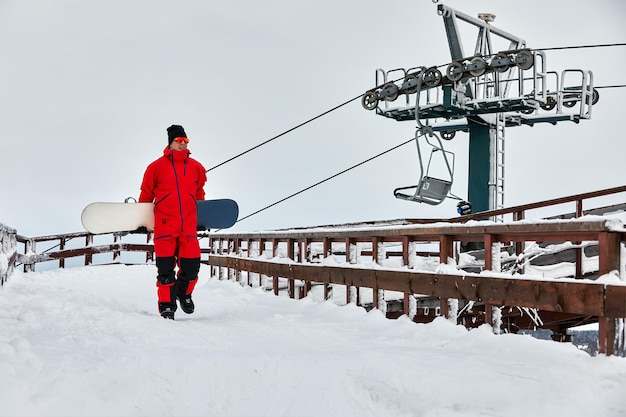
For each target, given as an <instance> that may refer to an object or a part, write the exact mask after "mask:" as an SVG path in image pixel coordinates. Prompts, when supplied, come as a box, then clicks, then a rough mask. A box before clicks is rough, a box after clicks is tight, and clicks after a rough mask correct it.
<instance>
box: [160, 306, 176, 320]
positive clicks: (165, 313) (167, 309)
mask: <svg viewBox="0 0 626 417" xmlns="http://www.w3.org/2000/svg"><path fill="white" fill-rule="evenodd" d="M175 311H176V307H174V308H172V306H171V305H169V303H167V304H166V303H159V312H160V313H161V317H163V318H164V319H169V320H174V312H175Z"/></svg>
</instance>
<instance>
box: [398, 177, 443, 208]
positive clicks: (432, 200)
mask: <svg viewBox="0 0 626 417" xmlns="http://www.w3.org/2000/svg"><path fill="white" fill-rule="evenodd" d="M451 187H452V182H451V181H447V180H442V179H440V178H435V177H429V176H425V177H423V178H422V180H421V181H420V183H419V184H417V185H412V186H409V187H400V188H396V189H395V190H394V192H393V195H394V196H395V197H396V198H400V199H402V200H409V201H416V202H418V203H426V204H430V205H437V204H441V203H442V202H443V200H445V199H446V197H447V195H448V193H449V192H450V188H451ZM408 189H415V192H414V193H413V194H406V193H403V192H402V191H404V190H408Z"/></svg>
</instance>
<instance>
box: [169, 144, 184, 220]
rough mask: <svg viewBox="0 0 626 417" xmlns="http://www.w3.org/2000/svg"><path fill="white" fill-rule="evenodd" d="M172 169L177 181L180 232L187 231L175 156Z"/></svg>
mask: <svg viewBox="0 0 626 417" xmlns="http://www.w3.org/2000/svg"><path fill="white" fill-rule="evenodd" d="M172 169H173V170H174V179H175V181H176V193H177V194H178V210H179V213H180V231H181V232H182V231H183V230H185V218H184V217H183V202H182V200H181V198H180V186H179V185H178V172H176V165H175V164H174V155H172Z"/></svg>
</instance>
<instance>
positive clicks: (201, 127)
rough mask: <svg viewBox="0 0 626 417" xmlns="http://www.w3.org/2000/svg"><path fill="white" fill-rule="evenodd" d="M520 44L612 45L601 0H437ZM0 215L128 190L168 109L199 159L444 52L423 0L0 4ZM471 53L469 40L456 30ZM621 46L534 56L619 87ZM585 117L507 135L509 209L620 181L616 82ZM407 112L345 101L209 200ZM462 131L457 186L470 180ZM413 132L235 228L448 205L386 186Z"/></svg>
mask: <svg viewBox="0 0 626 417" xmlns="http://www.w3.org/2000/svg"><path fill="white" fill-rule="evenodd" d="M443 3H444V4H446V5H449V6H451V7H454V8H456V9H458V10H460V11H462V12H464V13H466V14H469V15H472V16H476V15H477V14H478V13H480V12H491V13H493V14H495V15H496V21H495V23H494V25H495V26H497V27H499V28H501V29H503V30H506V31H507V32H510V33H512V34H514V35H517V36H519V37H522V38H524V39H525V40H526V42H527V45H528V46H529V47H531V48H552V47H560V46H578V45H591V44H607V43H623V42H626V29H625V26H624V22H625V18H626V3H624V2H621V1H620V2H618V1H614V0H598V1H593V2H590V1H585V0H558V1H550V2H545V1H539V0H529V1H525V2H523V3H520V2H505V1H502V0H473V1H468V0H449V1H444V2H443ZM0 39H1V41H0V53H1V55H2V56H3V57H4V59H3V64H2V65H1V66H0V94H1V97H2V99H1V101H0V106H1V108H0V118H1V121H2V122H1V123H0V135H1V137H2V139H1V140H0V183H1V184H2V185H1V188H0V222H1V223H4V224H6V225H9V226H11V227H13V228H16V229H17V230H18V232H19V233H20V234H23V235H27V236H38V235H45V234H53V233H64V232H74V231H80V230H82V226H81V224H80V214H81V211H82V209H83V207H84V206H86V205H87V204H89V203H91V202H93V201H123V200H124V198H126V197H129V196H134V197H137V196H138V194H139V185H140V183H141V178H142V175H143V171H144V169H145V167H146V166H147V165H148V164H149V163H150V162H151V161H152V160H154V159H156V158H157V157H158V156H160V155H161V152H162V150H163V148H164V147H165V145H166V144H167V137H166V128H167V127H168V126H169V125H170V124H172V123H176V124H182V125H183V126H184V127H185V129H186V131H187V134H188V136H189V138H190V140H191V142H190V144H189V148H190V150H191V151H192V153H193V156H194V157H195V158H196V159H198V160H199V161H200V162H202V163H203V164H204V165H205V167H206V168H207V169H209V168H211V167H213V166H215V165H217V164H220V163H221V162H223V161H225V160H227V159H228V158H230V157H232V156H234V155H236V154H238V153H240V152H243V151H245V150H247V149H249V148H251V147H253V146H255V145H257V144H259V143H261V142H264V141H266V140H268V139H270V138H272V137H274V136H275V135H278V134H280V133H282V132H284V131H286V130H288V129H290V128H292V127H294V126H296V125H298V124H300V123H302V122H304V121H306V120H308V119H310V118H312V117H314V116H317V115H318V114H320V113H322V112H324V111H326V110H329V109H331V108H333V107H334V106H337V105H339V104H341V103H343V102H345V101H347V100H349V99H351V98H354V97H356V96H357V95H359V94H362V93H363V92H365V91H366V90H368V89H369V88H371V87H373V85H374V74H375V70H376V69H377V68H383V69H387V70H388V69H393V68H410V67H415V66H420V65H423V66H433V65H440V64H443V63H446V62H449V61H450V58H449V57H450V53H449V50H448V46H447V41H446V37H445V31H444V27H443V22H442V19H441V17H440V16H438V15H437V13H436V5H435V4H434V3H433V2H432V1H431V0H412V1H409V0H387V1H384V2H382V1H372V0H358V1H357V0H345V1H339V2H338V1H336V0H332V1H331V0H318V1H315V2H293V1H286V0H268V1H263V2H256V1H251V0H231V1H228V2H219V3H216V2H207V1H204V0H193V1H192V0H188V1H176V2H174V1H164V0H136V1H109V0H107V1H104V0H103V1H100V0H92V1H78V0H75V1H69V0H55V1H48V0H19V1H18V0H0ZM463 41H464V48H465V51H466V53H467V52H470V53H471V51H472V50H473V48H474V43H475V39H474V38H466V39H463ZM625 52H626V48H624V47H612V48H596V49H575V50H563V51H548V52H546V54H547V64H548V69H549V70H552V71H558V72H560V71H562V70H563V69H567V68H580V69H590V70H592V71H593V73H594V83H595V85H596V86H606V85H618V84H619V85H623V84H626V76H625V75H624V68H626V53H625ZM599 91H600V96H601V97H600V101H599V102H598V104H597V105H596V106H594V109H593V118H592V119H591V120H588V121H582V122H581V123H580V124H574V123H571V122H567V123H560V124H558V125H557V126H552V125H542V126H539V125H538V126H535V127H533V128H530V127H527V126H522V127H517V128H509V129H507V131H506V141H507V142H506V173H505V177H506V182H505V187H506V188H505V192H506V196H505V204H506V205H514V204H523V203H529V202H534V201H537V200H542V199H548V198H556V197H561V196H565V195H569V194H573V193H582V192H587V191H593V190H596V189H600V188H608V187H613V186H618V185H623V183H624V180H623V178H624V177H623V173H622V171H623V166H624V163H623V160H624V151H625V150H626V145H625V143H624V134H623V129H622V128H621V127H620V126H621V123H620V122H621V119H622V118H623V117H624V115H623V114H622V112H623V109H624V106H623V102H624V97H625V95H626V89H624V88H611V89H601V90H599ZM414 129H415V123H414V122H395V121H392V120H389V119H385V118H383V117H380V116H376V115H375V114H374V112H368V111H366V110H364V109H363V108H362V107H361V104H360V102H359V101H358V100H357V101H354V102H352V103H350V104H349V105H347V106H345V107H342V108H341V109H339V110H336V111H334V112H332V113H330V114H329V115H327V116H325V117H323V118H320V119H318V120H316V121H314V122H312V123H310V124H308V125H306V126H305V127H302V128H300V129H297V130H296V131H294V132H292V133H289V134H287V135H285V136H284V137H281V138H279V139H277V140H275V141H273V142H271V143H269V144H268V145H265V146H263V147H261V148H259V149H257V150H255V151H253V152H251V153H249V154H247V155H245V156H242V157H241V158H238V159H236V160H235V161H232V162H230V163H228V164H226V165H224V166H222V167H219V168H216V169H215V170H212V171H211V172H209V182H208V184H207V187H206V189H207V198H221V197H229V198H234V199H236V200H237V201H238V202H239V205H240V211H241V216H242V217H243V216H245V215H247V214H250V213H252V212H254V211H256V210H259V209H261V208H263V207H265V206H267V205H269V204H272V203H274V202H275V201H278V200H280V199H282V198H284V197H286V196H288V195H290V194H292V193H295V192H297V191H299V190H301V189H303V188H305V187H307V186H309V185H312V184H314V183H316V182H317V181H320V180H323V179H325V178H327V177H329V176H331V175H333V174H335V173H337V172H339V171H342V170H343V169H345V168H347V167H350V166H352V165H354V164H356V163H359V162H361V161H363V160H365V159H367V158H369V157H371V156H373V155H376V154H378V153H380V152H382V151H385V150H387V149H389V148H391V147H393V146H395V145H397V144H399V143H401V142H403V141H405V140H408V139H410V138H411V137H413V135H414ZM467 138H468V135H467V134H459V135H457V137H456V138H455V139H454V140H453V141H451V142H449V143H446V146H447V147H449V149H450V150H451V151H453V152H455V155H456V170H455V181H454V185H453V189H452V191H453V193H454V194H456V195H458V196H460V197H465V196H466V193H467V163H466V160H467ZM418 175H419V169H418V165H417V154H416V151H415V147H414V146H412V145H409V146H405V147H403V148H401V149H399V150H396V151H394V152H392V153H389V154H387V155H385V156H383V157H381V158H378V159H376V160H375V161H373V162H371V163H369V164H366V165H364V166H361V167H359V168H357V169H355V170H352V171H350V172H349V173H348V174H345V175H343V176H341V177H339V178H337V179H335V180H332V181H330V182H327V183H325V184H323V185H321V186H319V187H316V188H314V189H312V190H310V191H308V192H306V193H303V194H301V195H299V196H297V197H295V198H292V199H290V200H288V201H286V202H284V203H282V204H280V205H278V206H275V207H273V208H272V209H269V210H266V211H264V212H262V213H260V214H258V215H256V216H253V217H251V218H249V219H248V220H245V221H242V222H240V223H239V224H238V225H237V226H236V228H235V229H234V230H259V229H273V228H282V227H290V226H305V225H317V224H329V223H343V222H352V221H360V220H378V219H393V218H402V217H412V218H415V217H452V216H454V215H455V214H456V210H455V207H456V201H454V200H448V201H446V202H445V203H443V204H442V205H440V206H435V207H433V206H427V205H424V204H416V203H410V202H406V201H402V200H396V199H395V198H394V197H393V189H394V188H396V187H399V186H405V185H412V184H415V183H416V182H417V179H418Z"/></svg>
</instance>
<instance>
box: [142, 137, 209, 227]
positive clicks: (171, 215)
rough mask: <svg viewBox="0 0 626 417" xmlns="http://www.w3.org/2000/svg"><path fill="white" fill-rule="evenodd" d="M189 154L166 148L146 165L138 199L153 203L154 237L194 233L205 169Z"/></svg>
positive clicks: (204, 181) (202, 190)
mask: <svg viewBox="0 0 626 417" xmlns="http://www.w3.org/2000/svg"><path fill="white" fill-rule="evenodd" d="M189 154H190V152H189V151H188V150H184V151H172V150H170V149H169V148H168V147H166V148H165V150H164V151H163V156H162V157H160V158H159V159H157V160H156V161H154V162H152V163H151V164H150V165H148V168H146V172H145V173H144V176H143V181H142V183H141V194H140V195H139V202H141V203H143V202H148V203H150V202H154V233H155V237H159V236H163V235H167V234H172V235H174V236H177V235H187V236H195V235H196V234H197V232H196V225H197V222H198V219H197V213H196V200H204V184H205V183H206V170H205V169H204V167H203V166H202V164H201V163H200V162H198V161H196V160H195V159H193V158H190V157H189Z"/></svg>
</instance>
